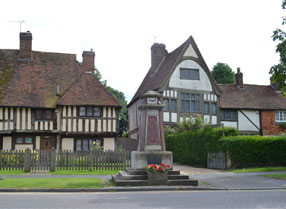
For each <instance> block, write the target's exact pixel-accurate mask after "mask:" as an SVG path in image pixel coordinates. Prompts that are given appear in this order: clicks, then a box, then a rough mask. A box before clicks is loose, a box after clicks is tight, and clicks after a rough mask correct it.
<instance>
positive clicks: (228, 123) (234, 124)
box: [221, 121, 237, 129]
mask: <svg viewBox="0 0 286 209" xmlns="http://www.w3.org/2000/svg"><path fill="white" fill-rule="evenodd" d="M221 123H223V125H224V127H233V128H236V129H237V122H236V121H221Z"/></svg>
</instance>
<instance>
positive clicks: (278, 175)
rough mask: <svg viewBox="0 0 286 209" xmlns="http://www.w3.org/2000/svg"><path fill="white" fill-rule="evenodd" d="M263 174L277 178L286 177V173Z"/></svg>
mask: <svg viewBox="0 0 286 209" xmlns="http://www.w3.org/2000/svg"><path fill="white" fill-rule="evenodd" d="M263 176H266V177H270V178H276V179H286V173H277V174H267V175H263Z"/></svg>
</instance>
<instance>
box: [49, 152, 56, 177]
mask: <svg viewBox="0 0 286 209" xmlns="http://www.w3.org/2000/svg"><path fill="white" fill-rule="evenodd" d="M56 155H57V153H56V149H55V148H54V147H53V148H52V150H51V164H50V171H51V172H53V171H55V170H56Z"/></svg>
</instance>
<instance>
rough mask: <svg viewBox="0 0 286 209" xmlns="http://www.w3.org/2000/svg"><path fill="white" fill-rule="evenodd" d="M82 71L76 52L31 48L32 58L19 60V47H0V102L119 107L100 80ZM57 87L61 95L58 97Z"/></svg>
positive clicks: (51, 105) (11, 104) (46, 105)
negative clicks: (55, 51) (41, 50)
mask: <svg viewBox="0 0 286 209" xmlns="http://www.w3.org/2000/svg"><path fill="white" fill-rule="evenodd" d="M84 71H85V69H84V68H83V66H82V65H81V64H80V63H78V62H77V61H76V55H75V54H63V53H48V52H38V51H33V52H32V59H21V58H19V50H5V49H1V50H0V105H1V106H22V107H38V108H55V107H56V106H57V104H58V102H59V101H61V103H62V104H66V105H75V104H82V103H85V104H92V105H103V104H104V105H112V106H119V104H118V102H117V101H116V100H115V99H114V98H113V97H112V96H111V95H109V93H107V92H106V91H107V90H106V89H105V88H104V87H103V86H102V85H101V84H100V82H98V81H94V80H96V79H95V78H94V80H92V79H91V78H89V77H93V76H92V75H91V76H88V75H86V74H84ZM84 82H87V84H86V85H84V84H83V83H84ZM88 85H90V86H88ZM92 85H95V86H92ZM57 86H59V89H60V92H59V93H60V96H57ZM79 88H82V89H79ZM91 91H95V92H91ZM71 94H74V95H71ZM79 94H81V95H79ZM62 95H64V98H62V99H61V96H62ZM77 98H81V99H80V101H75V99H77ZM85 99H86V101H85ZM99 99H103V100H106V101H99ZM68 101H71V103H68ZM92 102H94V103H92Z"/></svg>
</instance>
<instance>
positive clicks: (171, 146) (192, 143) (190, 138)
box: [166, 127, 238, 167]
mask: <svg viewBox="0 0 286 209" xmlns="http://www.w3.org/2000/svg"><path fill="white" fill-rule="evenodd" d="M224 133H225V136H236V135H238V131H237V130H236V129H234V128H228V127H226V128H224ZM222 136H223V130H222V128H220V127H217V128H212V127H204V128H201V129H198V130H192V131H185V132H182V133H176V134H171V135H167V136H166V148H167V150H168V151H172V152H173V157H174V161H176V162H179V163H183V164H190V165H197V166H203V167H206V166H207V153H208V152H216V150H217V149H219V148H218V145H219V144H218V140H219V138H221V137H222Z"/></svg>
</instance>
